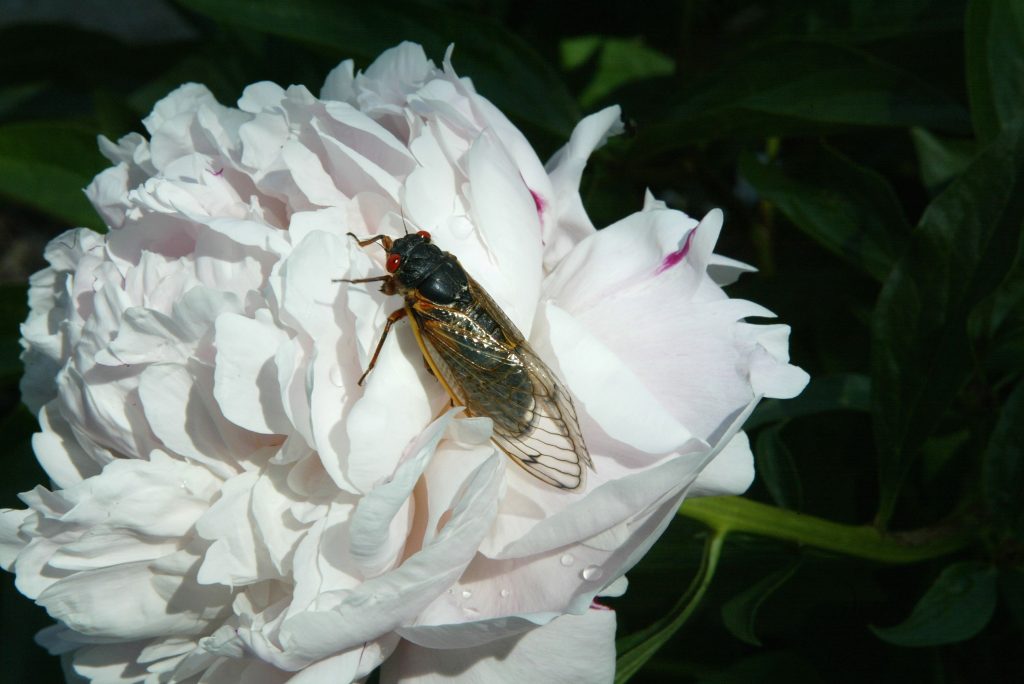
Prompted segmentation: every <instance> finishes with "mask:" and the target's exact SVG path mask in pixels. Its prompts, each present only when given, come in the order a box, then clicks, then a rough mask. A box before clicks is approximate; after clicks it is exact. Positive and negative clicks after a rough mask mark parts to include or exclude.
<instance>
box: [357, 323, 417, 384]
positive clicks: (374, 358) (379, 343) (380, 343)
mask: <svg viewBox="0 0 1024 684" xmlns="http://www.w3.org/2000/svg"><path fill="white" fill-rule="evenodd" d="M406 313H407V311H406V310H405V309H404V308H401V309H396V310H394V311H392V312H391V315H390V316H388V320H387V322H386V323H385V324H384V332H382V333H381V334H380V339H379V340H377V348H376V349H374V350H373V356H372V357H370V365H369V366H367V367H366V370H365V371H364V372H363V374H362V375H361V376H359V383H358V384H359V385H362V384H363V380H365V379H366V376H367V375H369V374H370V371H372V370H373V367H374V366H376V365H377V357H378V356H380V350H381V349H383V348H384V340H386V339H387V337H388V333H389V332H391V326H393V325H394V324H395V322H396V321H400V320H402V319H403V318H405V315H406Z"/></svg>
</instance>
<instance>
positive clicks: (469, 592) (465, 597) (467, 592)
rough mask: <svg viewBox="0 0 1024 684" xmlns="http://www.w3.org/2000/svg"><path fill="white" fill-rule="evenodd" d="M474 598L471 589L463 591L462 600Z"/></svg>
mask: <svg viewBox="0 0 1024 684" xmlns="http://www.w3.org/2000/svg"><path fill="white" fill-rule="evenodd" d="M472 596H473V592H471V591H470V590H469V589H463V590H462V598H464V599H468V598H471V597H472Z"/></svg>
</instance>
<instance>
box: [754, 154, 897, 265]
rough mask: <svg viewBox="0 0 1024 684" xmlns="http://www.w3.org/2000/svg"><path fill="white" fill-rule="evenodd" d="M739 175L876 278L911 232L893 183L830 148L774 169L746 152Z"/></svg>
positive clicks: (806, 230)
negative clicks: (890, 183) (891, 184)
mask: <svg viewBox="0 0 1024 684" xmlns="http://www.w3.org/2000/svg"><path fill="white" fill-rule="evenodd" d="M740 173H742V174H743V177H744V178H746V179H747V181H749V182H750V184H751V185H753V186H754V188H755V189H756V190H757V191H758V193H759V194H760V195H761V196H762V197H763V198H764V199H765V200H767V201H769V202H771V203H772V204H774V205H775V206H777V207H778V208H779V210H780V211H782V213H783V214H785V215H786V217H787V218H788V219H789V220H790V221H792V222H793V224H794V225H796V226H797V227H798V228H800V229H801V230H802V231H803V232H804V233H805V234H807V235H808V236H809V237H811V238H812V239H814V240H815V241H817V242H818V243H819V244H821V245H822V246H823V247H825V248H826V249H828V250H829V251H831V252H833V253H834V254H836V255H838V256H839V257H841V258H843V259H844V260H846V261H847V262H849V263H850V264H852V265H853V266H855V267H857V268H859V269H861V270H862V271H864V272H866V273H868V274H870V275H871V276H873V277H874V278H875V279H876V280H879V281H881V280H884V279H885V277H886V276H887V275H888V274H889V271H890V269H891V268H892V264H893V262H894V261H895V259H896V256H897V254H898V253H899V251H900V247H901V246H902V244H903V242H904V240H905V238H906V236H907V235H908V234H909V233H910V226H909V224H908V223H907V219H906V217H904V215H903V209H902V208H901V207H900V203H899V200H898V199H897V198H896V193H895V192H894V191H893V189H892V186H890V185H889V183H888V181H886V180H885V179H884V178H883V177H882V176H880V175H879V174H877V173H876V172H874V171H871V170H870V169H867V168H865V167H863V166H860V165H858V164H855V163H854V162H852V161H851V160H849V159H847V158H846V157H844V156H843V155H841V154H839V153H838V152H837V151H835V150H833V149H831V148H829V147H827V146H824V145H822V146H817V147H816V148H814V149H813V151H812V152H811V153H810V154H806V155H803V156H801V157H800V158H793V159H788V158H785V157H784V158H783V159H782V160H781V163H779V164H773V165H765V164H761V163H759V162H758V161H757V160H756V158H755V157H754V156H752V155H749V154H747V155H745V156H744V157H742V158H741V160H740Z"/></svg>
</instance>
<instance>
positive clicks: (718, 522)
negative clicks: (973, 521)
mask: <svg viewBox="0 0 1024 684" xmlns="http://www.w3.org/2000/svg"><path fill="white" fill-rule="evenodd" d="M679 514H680V515H683V516H686V517H687V518H692V519H693V520H698V521H700V522H702V523H704V524H706V525H708V526H709V527H710V528H711V529H712V530H715V531H717V532H726V533H728V532H743V533H747V534H756V535H760V536H763V537H771V538H773V539H783V540H786V541H792V542H796V543H798V544H803V545H806V546H812V547H815V548H818V549H824V550H826V551H835V552H837V553H843V554H846V555H848V556H856V557H858V558H866V559H868V560H873V561H879V562H882V563H895V564H901V563H916V562H918V561H923V560H928V559H930V558H937V557H940V556H945V555H947V554H950V553H953V552H954V551H958V550H960V549H962V548H964V547H965V546H967V545H968V544H969V543H970V542H971V540H972V536H973V535H972V534H971V531H970V529H969V528H968V527H966V526H946V527H931V528H925V529H921V530H914V531H911V532H889V533H883V532H880V531H879V530H878V529H877V528H875V527H871V526H868V525H862V526H861V525H844V524H842V523H836V522H831V521H829V520H823V519H822V518H817V517H814V516H812V515H805V514H803V513H797V512H795V511H787V510H784V509H782V508H776V507H775V506H768V505H766V504H762V503H758V502H756V501H751V500H749V499H744V498H741V497H738V496H718V497H701V498H696V499H687V500H686V501H685V502H684V503H683V505H682V506H681V507H680V509H679Z"/></svg>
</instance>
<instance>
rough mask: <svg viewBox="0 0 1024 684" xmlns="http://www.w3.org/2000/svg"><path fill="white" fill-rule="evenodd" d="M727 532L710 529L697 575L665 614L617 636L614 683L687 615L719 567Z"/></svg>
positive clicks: (628, 673)
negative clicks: (634, 632) (623, 635)
mask: <svg viewBox="0 0 1024 684" xmlns="http://www.w3.org/2000/svg"><path fill="white" fill-rule="evenodd" d="M727 535H728V532H725V531H719V530H712V532H711V534H710V535H709V536H708V540H707V542H706V543H705V544H704V555H703V557H702V558H701V563H700V569H699V570H698V571H697V576H696V577H694V578H693V582H692V583H691V584H690V587H689V588H688V589H687V590H686V592H685V593H684V594H683V595H682V596H681V597H680V598H679V601H677V602H676V605H675V606H673V607H672V610H671V611H669V613H668V615H666V616H665V617H663V618H661V619H660V620H658V621H657V622H655V623H654V624H653V625H651V626H649V627H647V628H646V629H644V630H642V631H640V632H638V633H636V634H630V635H629V636H628V637H625V638H623V639H620V640H619V642H618V643H617V644H616V646H617V648H616V650H617V651H618V652H619V656H618V659H617V660H616V662H615V684H625V682H627V681H629V679H630V678H631V677H632V676H633V675H634V674H636V673H637V672H638V671H639V670H640V668H641V667H643V666H644V664H645V663H646V662H647V661H648V660H650V659H651V656H653V655H654V654H655V652H657V650H658V649H659V648H661V646H662V645H663V644H664V643H665V642H666V641H668V640H669V638H671V636H672V635H673V634H675V633H676V632H677V631H678V630H679V628H680V627H682V626H683V624H685V623H686V621H687V620H689V619H690V616H691V615H693V612H694V611H695V610H696V609H697V606H699V605H700V602H701V599H703V598H704V594H705V593H706V592H707V590H708V587H709V586H710V585H711V578H713V577H714V576H715V569H716V568H717V567H718V559H719V558H720V557H721V555H722V547H723V546H724V544H725V538H726V536H727Z"/></svg>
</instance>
